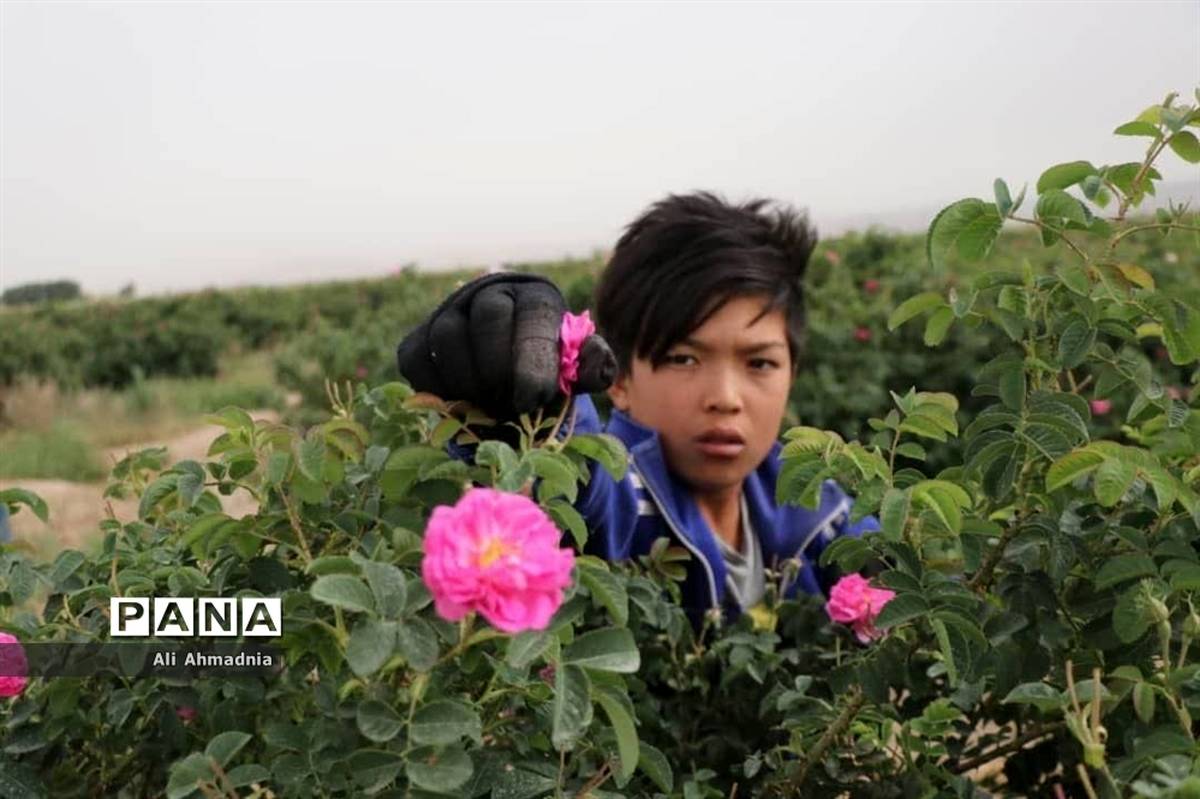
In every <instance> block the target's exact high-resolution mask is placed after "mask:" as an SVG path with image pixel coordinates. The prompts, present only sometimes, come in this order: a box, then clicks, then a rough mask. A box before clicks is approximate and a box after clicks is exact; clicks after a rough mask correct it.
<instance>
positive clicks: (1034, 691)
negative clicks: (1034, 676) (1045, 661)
mask: <svg viewBox="0 0 1200 799" xmlns="http://www.w3.org/2000/svg"><path fill="white" fill-rule="evenodd" d="M1004 704H1006V705H1033V706H1034V707H1036V708H1039V709H1040V710H1046V711H1049V710H1058V709H1060V708H1063V707H1065V706H1066V705H1065V703H1064V702H1063V701H1062V692H1060V691H1059V690H1058V689H1057V688H1054V687H1052V686H1049V685H1046V684H1045V683H1040V682H1027V683H1022V684H1021V685H1018V686H1017V687H1016V688H1013V689H1012V690H1011V691H1009V692H1008V696H1006V697H1004Z"/></svg>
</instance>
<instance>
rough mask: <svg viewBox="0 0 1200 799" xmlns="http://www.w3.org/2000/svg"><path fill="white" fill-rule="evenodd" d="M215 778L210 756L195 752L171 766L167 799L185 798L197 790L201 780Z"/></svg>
mask: <svg viewBox="0 0 1200 799" xmlns="http://www.w3.org/2000/svg"><path fill="white" fill-rule="evenodd" d="M213 779H215V777H214V775H213V770H212V766H211V765H209V762H208V758H207V757H205V756H204V755H202V754H200V753H199V752H193V753H192V754H190V755H188V756H187V757H185V758H184V759H183V760H180V761H178V762H176V763H175V764H173V765H172V766H171V770H170V771H169V772H168V777H167V799H183V798H184V797H185V796H189V795H191V794H192V793H193V792H195V791H196V789H197V788H198V787H199V785H200V781H201V780H210V781H211V780H213Z"/></svg>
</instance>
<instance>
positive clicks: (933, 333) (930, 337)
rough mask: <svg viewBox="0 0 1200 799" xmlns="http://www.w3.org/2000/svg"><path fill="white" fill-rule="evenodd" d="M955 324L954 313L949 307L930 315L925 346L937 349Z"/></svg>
mask: <svg viewBox="0 0 1200 799" xmlns="http://www.w3.org/2000/svg"><path fill="white" fill-rule="evenodd" d="M953 322H954V311H952V310H951V309H950V308H949V307H946V306H943V307H941V308H938V309H937V310H936V311H934V312H933V313H932V314H930V315H929V319H928V321H926V322H925V346H926V347H936V346H937V345H938V344H941V343H942V339H944V338H945V337H946V333H947V331H949V330H950V325H951V324H952V323H953Z"/></svg>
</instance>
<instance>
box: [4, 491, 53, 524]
mask: <svg viewBox="0 0 1200 799" xmlns="http://www.w3.org/2000/svg"><path fill="white" fill-rule="evenodd" d="M0 502H2V503H4V504H5V505H8V506H9V508H12V509H14V510H15V509H16V507H17V506H19V505H25V506H27V507H28V508H29V509H30V510H31V511H33V515H34V516H37V517H38V518H39V519H41V520H42V522H43V523H45V522H48V521H49V520H50V508H49V507H47V505H46V501H45V500H43V499H42V498H41V497H39V496H38V495H37V494H35V493H33V492H32V491H27V490H26V489H24V488H6V489H4V490H3V491H0Z"/></svg>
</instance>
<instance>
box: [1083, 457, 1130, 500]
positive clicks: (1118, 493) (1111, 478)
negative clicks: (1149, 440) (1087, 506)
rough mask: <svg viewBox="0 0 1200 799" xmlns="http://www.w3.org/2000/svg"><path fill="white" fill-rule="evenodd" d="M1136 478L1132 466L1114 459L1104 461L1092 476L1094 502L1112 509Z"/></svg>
mask: <svg viewBox="0 0 1200 799" xmlns="http://www.w3.org/2000/svg"><path fill="white" fill-rule="evenodd" d="M1136 476H1137V470H1136V469H1134V467H1133V465H1132V464H1129V463H1126V462H1124V461H1119V460H1117V459H1115V458H1112V459H1108V460H1105V461H1104V463H1102V464H1100V466H1099V467H1097V469H1096V474H1095V476H1094V479H1095V484H1094V493H1095V495H1096V501H1097V502H1099V503H1100V504H1101V505H1103V506H1104V507H1106V508H1111V507H1113V506H1114V505H1116V504H1117V503H1118V502H1119V501H1120V500H1121V497H1123V496H1124V495H1125V492H1126V491H1128V490H1129V486H1130V485H1132V484H1133V478H1134V477H1136Z"/></svg>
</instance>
